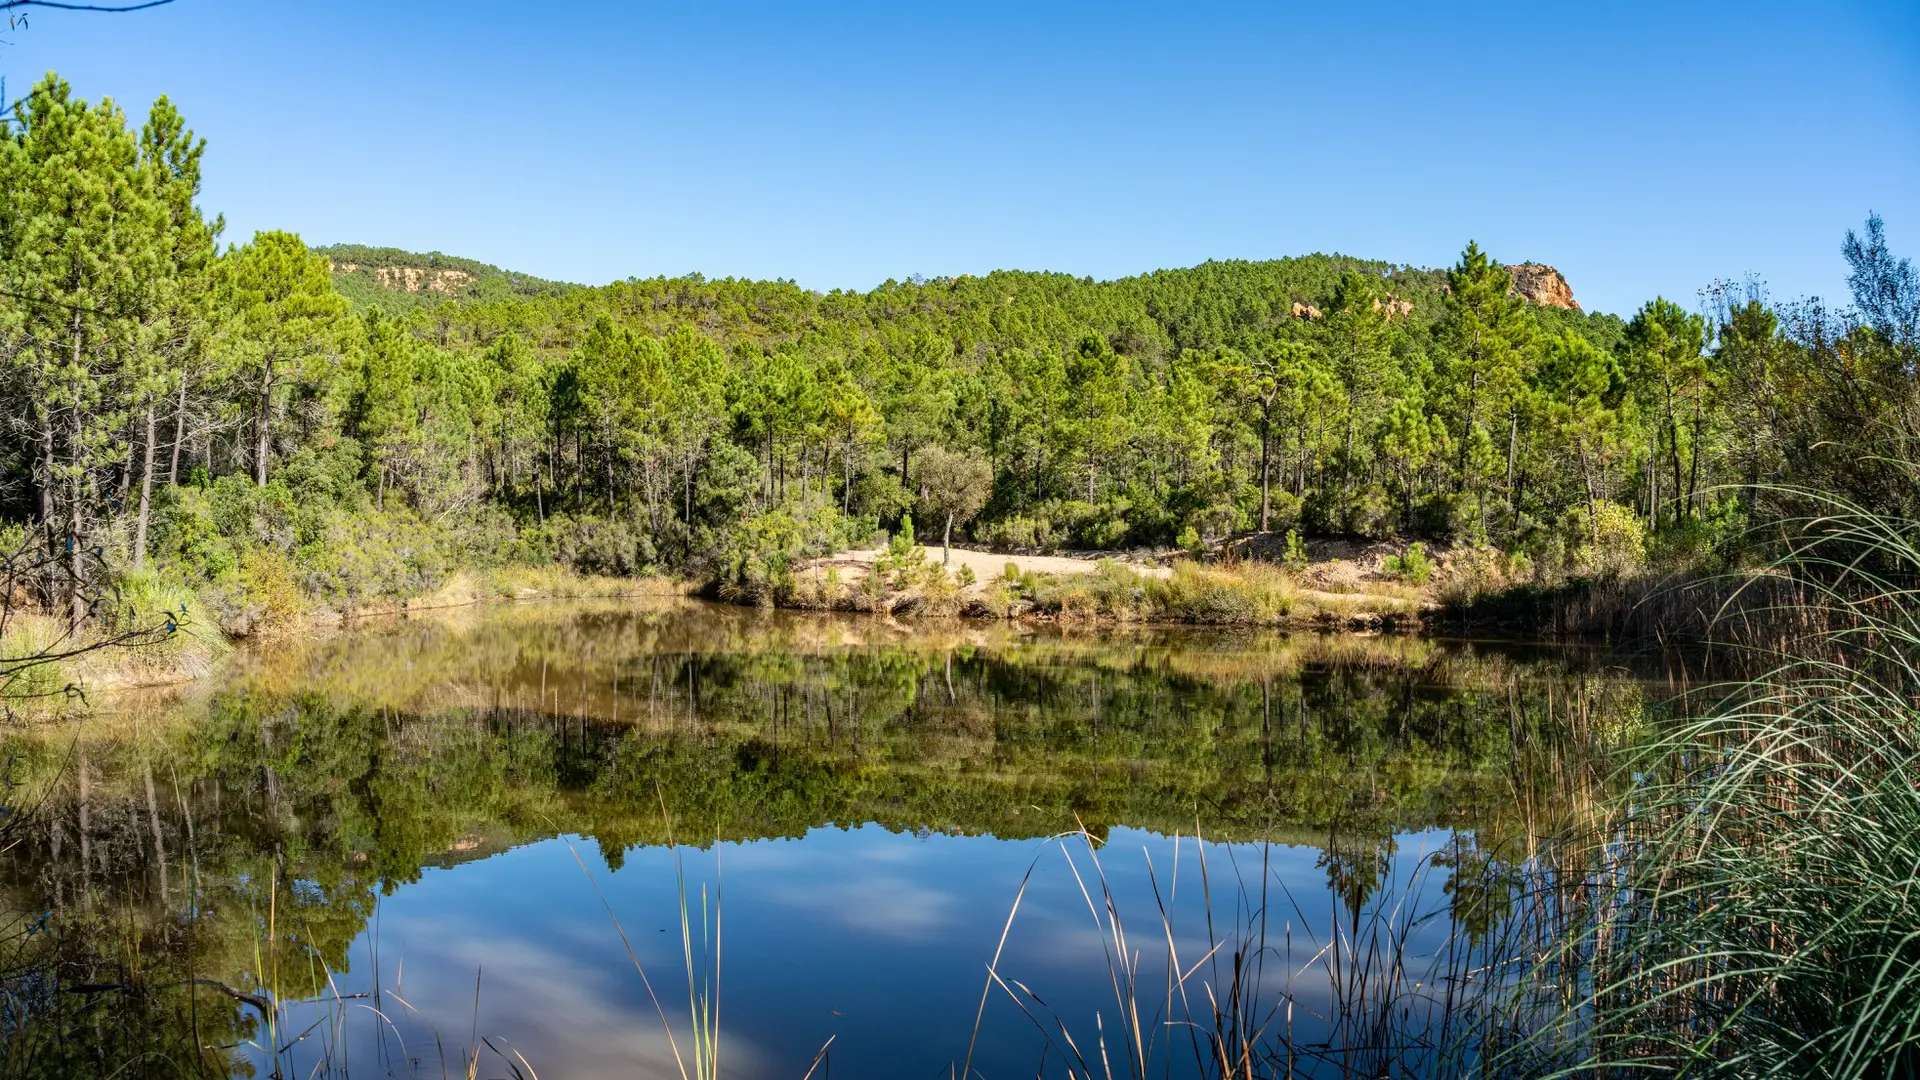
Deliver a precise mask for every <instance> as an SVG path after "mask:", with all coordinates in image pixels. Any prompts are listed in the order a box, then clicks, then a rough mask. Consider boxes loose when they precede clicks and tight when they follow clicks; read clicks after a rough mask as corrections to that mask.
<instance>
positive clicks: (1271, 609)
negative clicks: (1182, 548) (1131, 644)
mask: <svg viewBox="0 0 1920 1080" xmlns="http://www.w3.org/2000/svg"><path fill="white" fill-rule="evenodd" d="M1146 595H1147V599H1148V602H1149V604H1150V605H1151V612H1152V614H1153V616H1154V617H1155V618H1160V619H1171V620H1177V621H1180V622H1196V623H1240V624H1256V623H1271V622H1279V621H1281V620H1283V619H1285V618H1287V617H1288V616H1289V615H1290V614H1292V613H1293V612H1294V609H1295V607H1296V606H1297V596H1296V590H1295V589H1294V586H1293V582H1292V580H1291V579H1290V578H1288V577H1287V575H1286V574H1285V573H1283V572H1282V571H1280V570H1277V569H1274V568H1273V567H1270V566H1265V565H1262V564H1259V563H1248V564H1245V565H1243V566H1241V567H1240V568H1238V569H1235V570H1222V569H1217V568H1211V567H1206V566H1201V565H1200V564H1199V563H1193V562H1185V561H1182V562H1177V563H1175V564H1174V566H1173V575H1172V576H1171V577H1169V578H1166V579H1165V580H1161V581H1153V582H1149V583H1148V585H1147V587H1146Z"/></svg>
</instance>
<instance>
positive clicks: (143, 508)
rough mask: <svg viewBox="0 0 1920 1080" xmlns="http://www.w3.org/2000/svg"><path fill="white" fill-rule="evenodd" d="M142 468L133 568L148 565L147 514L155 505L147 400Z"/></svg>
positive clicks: (151, 411) (151, 424)
mask: <svg viewBox="0 0 1920 1080" xmlns="http://www.w3.org/2000/svg"><path fill="white" fill-rule="evenodd" d="M141 457H142V458H143V459H144V460H143V462H142V464H141V468H140V516H139V517H137V518H135V519H134V522H133V568H134V569H135V570H140V569H144V568H145V567H146V565H147V515H148V513H149V512H150V511H151V509H152V506H153V402H152V401H148V402H147V449H146V452H145V453H144V454H142V455H141Z"/></svg>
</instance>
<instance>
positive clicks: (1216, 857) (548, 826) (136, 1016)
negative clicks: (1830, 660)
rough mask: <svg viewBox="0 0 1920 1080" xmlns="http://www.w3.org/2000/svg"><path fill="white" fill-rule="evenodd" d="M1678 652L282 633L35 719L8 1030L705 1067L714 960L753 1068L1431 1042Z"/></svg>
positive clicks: (713, 619)
mask: <svg viewBox="0 0 1920 1080" xmlns="http://www.w3.org/2000/svg"><path fill="white" fill-rule="evenodd" d="M1666 694H1667V688H1666V684H1665V683H1664V682H1662V683H1659V684H1657V685H1656V684H1652V683H1648V682H1644V681H1641V680H1638V679H1635V678H1632V677H1629V676H1628V675H1627V674H1626V673H1624V672H1623V671H1621V670H1620V669H1619V668H1617V667H1613V666H1611V665H1610V664H1609V663H1607V662H1605V661H1603V660H1601V659H1598V658H1594V657H1589V656H1569V655H1567V654H1560V653H1544V652H1539V651H1525V650H1518V649H1513V648H1501V647H1495V646H1486V645H1470V644H1460V643H1447V642H1438V641H1432V640H1425V639H1417V638H1371V639H1369V638H1358V637H1315V636H1284V635H1277V634H1264V633H1263V634H1251V633H1249V634H1209V633H1198V632H1167V631H1159V630H1114V631H1110V632H1084V631H1083V632H1073V631H1066V632H1062V631H1059V630H1054V629H1038V630H1035V629H1021V628H1009V627H1003V626H998V625H992V626H980V625H966V624H960V623H927V624H918V625H903V624H897V623H892V622H887V621H884V620H879V619H874V618H864V617H851V618H831V617H806V616H794V615H787V614H777V613H767V612H759V611H752V610H746V609H740V608H729V607H717V606H712V605H705V604H699V603H693V602H680V601H673V602H659V603H654V602H646V603H642V602H633V603H623V604H610V603H595V604H524V605H509V606H502V607H495V608H490V609H483V610H473V611H466V612H460V613H455V614H452V615H449V616H447V617H444V618H428V619H420V620H413V621H406V622H393V623H388V624H381V625H377V626H374V627H371V628H367V629H364V630H360V631H356V632H354V633H351V634H345V635H340V636H337V637H334V638H332V639H329V640H323V641H318V642H311V643H305V644H301V645H287V646H281V647H279V648H276V649H272V650H262V651H259V652H257V653H249V654H247V655H243V656H240V657H236V658H235V660H234V662H233V663H232V664H231V666H230V669H229V670H228V671H226V672H225V673H223V674H222V675H221V676H219V677H217V678H216V679H212V680H208V681H207V682H206V684H204V685H195V686H192V687H190V688H187V689H185V690H183V691H176V692H173V693H170V694H166V695H141V696H122V697H121V698H119V699H116V700H115V701H113V702H112V703H111V708H110V710H109V712H108V713H107V714H106V715H103V716H97V717H95V718H94V719H92V720H89V721H87V722H86V723H85V724H84V725H81V726H79V727H77V728H76V727H64V728H60V729H58V730H46V729H39V730H30V731H20V732H14V733H12V734H10V735H9V736H8V739H9V744H10V754H11V765H10V769H11V780H12V782H13V783H14V784H16V785H18V786H17V787H16V788H15V790H16V791H31V792H35V795H34V798H35V800H36V802H37V805H35V806H34V807H33V808H32V810H31V812H30V813H25V814H23V815H22V824H20V825H19V826H18V827H16V828H13V829H12V830H11V832H10V833H9V834H8V837H9V839H10V841H11V842H12V844H13V847H12V849H11V850H10V851H8V852H7V853H6V854H5V855H4V856H0V874H3V875H4V878H3V880H4V888H5V890H6V893H5V895H6V901H5V905H6V907H7V908H8V909H9V910H8V912H7V914H6V921H7V927H8V929H7V931H6V933H7V935H8V944H7V948H8V950H9V951H8V952H7V954H6V960H7V968H8V970H7V973H6V974H7V983H6V990H7V993H6V994H5V996H4V997H5V1000H4V1005H0V1007H3V1008H4V1010H5V1013H4V1016H0V1026H3V1027H4V1032H3V1034H4V1035H5V1050H4V1051H3V1052H4V1053H5V1054H7V1055H8V1056H7V1061H6V1064H7V1071H8V1072H9V1073H10V1074H14V1075H39V1076H49V1077H52V1076H68V1075H73V1076H102V1075H108V1074H113V1073H115V1070H116V1069H118V1070H120V1071H119V1072H118V1075H123V1076H148V1075H152V1076H160V1075H167V1076H176V1075H205V1074H209V1073H211V1074H215V1075H218V1074H220V1073H222V1072H231V1073H232V1074H234V1075H254V1076H267V1075H283V1076H286V1077H308V1076H314V1075H335V1076H392V1075H401V1076H404V1075H425V1076H434V1077H438V1076H442V1075H447V1076H465V1075H468V1067H467V1062H466V1060H465V1058H464V1055H465V1054H466V1053H467V1049H468V1048H469V1047H475V1046H477V1047H478V1056H479V1062H478V1066H477V1071H476V1075H479V1076H513V1075H525V1076H533V1075H536V1074H537V1075H538V1076H541V1077H546V1078H555V1077H586V1078H598V1077H615V1076H619V1077H635V1076H643V1077H644V1076H660V1077H665V1076H673V1077H679V1076H681V1075H682V1072H681V1066H680V1065H678V1064H676V1052H677V1054H678V1057H679V1058H680V1059H682V1060H684V1061H685V1062H686V1068H687V1075H694V1059H695V1057H696V1054H698V1053H700V1052H702V1047H703V1046H704V1041H703V1039H702V1038H701V1036H700V1035H699V1034H698V1033H697V1031H696V1027H695V1025H693V1024H692V1023H691V1022H690V1016H689V1013H690V1009H691V1008H694V1007H695V1006H694V1005H693V1004H692V1003H690V994H689V978H688V973H687V969H688V964H689V957H691V963H692V965H693V967H694V968H695V969H696V971H695V980H694V981H695V983H697V984H699V986H698V987H696V993H698V992H699V990H700V988H702V987H709V986H711V987H717V995H716V997H717V1002H718V1005H717V1010H716V1012H717V1020H715V1022H714V1024H713V1026H714V1027H717V1030H718V1033H719V1034H718V1052H719V1064H720V1071H721V1073H722V1074H723V1075H726V1076H729V1077H738V1078H742V1080H750V1078H791V1080H799V1078H801V1077H803V1076H806V1075H807V1074H808V1072H809V1069H810V1068H812V1067H814V1066H816V1065H817V1068H816V1069H815V1071H814V1072H813V1075H814V1076H826V1075H832V1076H835V1077H841V1078H846V1077H889V1078H892V1077H928V1078H932V1077H948V1076H952V1075H956V1074H957V1072H958V1070H959V1069H960V1068H961V1067H962V1065H963V1063H965V1062H967V1061H968V1060H969V1057H968V1055H969V1052H970V1047H971V1058H970V1061H971V1068H972V1069H973V1070H975V1071H976V1072H977V1073H978V1074H979V1075H982V1076H987V1077H1002V1076H1033V1075H1035V1074H1036V1073H1037V1072H1041V1071H1044V1072H1046V1073H1047V1074H1049V1075H1061V1074H1064V1072H1065V1070H1066V1069H1067V1068H1068V1066H1069V1065H1071V1066H1072V1067H1073V1068H1074V1070H1075V1071H1076V1073H1078V1072H1080V1071H1081V1069H1082V1068H1083V1066H1082V1065H1081V1064H1080V1063H1079V1060H1078V1059H1076V1058H1075V1057H1074V1055H1076V1054H1078V1055H1081V1056H1082V1058H1083V1059H1084V1061H1085V1062H1086V1063H1087V1067H1090V1069H1091V1071H1092V1072H1093V1073H1094V1074H1095V1075H1107V1072H1106V1068H1107V1066H1103V1065H1102V1064H1101V1055H1102V1054H1103V1053H1104V1054H1105V1056H1106V1059H1107V1061H1108V1062H1109V1063H1110V1068H1111V1070H1112V1073H1111V1074H1112V1075H1115V1076H1121V1075H1144V1074H1148V1073H1151V1074H1153V1075H1195V1074H1198V1073H1202V1072H1206V1073H1209V1074H1215V1073H1217V1072H1218V1070H1217V1069H1212V1068H1202V1067H1201V1066H1200V1065H1199V1064H1197V1058H1196V1054H1198V1056H1199V1057H1205V1056H1206V1054H1207V1053H1208V1051H1207V1050H1206V1041H1207V1039H1208V1038H1209V1037H1210V1036H1211V1033H1212V1032H1213V1030H1214V1025H1215V1021H1216V1016H1219V1017H1222V1019H1221V1021H1220V1022H1221V1023H1223V1024H1226V1025H1227V1026H1228V1027H1232V1026H1234V1025H1235V1024H1237V1025H1238V1026H1239V1029H1240V1030H1242V1031H1250V1032H1251V1033H1253V1034H1254V1035H1255V1036H1256V1038H1255V1039H1254V1040H1253V1041H1254V1042H1256V1043H1257V1044H1258V1045H1259V1047H1260V1052H1261V1053H1264V1054H1272V1055H1276V1056H1284V1057H1285V1058H1286V1060H1287V1061H1289V1062H1291V1064H1292V1067H1293V1068H1294V1070H1295V1072H1296V1073H1297V1074H1299V1075H1307V1076H1314V1075H1325V1076H1335V1075H1347V1074H1349V1072H1350V1071H1352V1072H1355V1073H1356V1074H1357V1073H1361V1072H1364V1074H1365V1075H1388V1074H1391V1075H1417V1074H1426V1073H1432V1072H1434V1071H1436V1067H1435V1065H1434V1062H1435V1061H1436V1060H1437V1058H1436V1057H1435V1054H1436V1053H1437V1050H1436V1048H1437V1047H1439V1046H1440V1045H1441V1044H1442V1043H1443V1042H1445V1041H1446V1040H1447V1036H1446V1035H1445V1033H1444V1032H1443V1031H1441V1030H1440V1029H1441V1028H1442V1027H1444V1026H1445V1025H1446V1024H1448V1023H1452V1022H1457V1021H1456V1020H1454V1019H1453V1018H1451V1017H1450V1015H1449V1014H1450V1012H1457V1011H1458V1004H1457V1002H1452V1003H1450V1002H1449V1000H1448V996H1447V989H1446V988H1447V987H1449V986H1451V985H1453V983H1452V982H1451V980H1452V979H1454V978H1455V977H1457V975H1458V973H1459V972H1462V971H1466V970H1469V969H1470V968H1472V966H1473V963H1474V959H1473V958H1474V956H1475V955H1476V954H1475V950H1476V949H1485V948H1486V947H1487V943H1488V942H1490V941H1494V940H1497V939H1498V938H1499V931H1500V928H1501V926H1502V924H1503V922H1505V921H1508V920H1511V919H1513V918H1515V917H1517V916H1516V914H1515V913H1516V911H1517V909H1518V908H1517V906H1516V905H1515V903H1514V902H1513V900H1512V896H1513V895H1515V892H1514V890H1515V889H1516V888H1517V886H1516V884H1515V883H1516V882H1517V881H1518V880H1519V879H1520V877H1521V876H1522V875H1523V874H1524V873H1525V872H1526V870H1527V867H1528V864H1529V861H1530V860H1538V858H1539V851H1538V848H1537V846H1536V841H1537V839H1538V838H1540V837H1543V836H1548V835H1551V834H1553V833H1554V832H1556V831H1557V830H1558V829H1559V828H1560V827H1561V825H1562V823H1563V822H1564V821H1565V820H1566V819H1567V817H1568V816H1569V815H1577V814H1579V813H1581V812H1582V810H1583V809H1584V808H1586V807H1587V806H1589V805H1590V800H1591V799H1592V798H1593V797H1594V796H1595V794H1596V792H1597V786H1598V785H1600V784H1602V783H1603V782H1604V781H1605V769H1604V768H1603V767H1602V765H1601V764H1600V763H1599V762H1597V761H1596V760H1595V759H1594V756H1593V750H1592V747H1594V746H1595V745H1597V744H1601V743H1605V742H1608V741H1611V740H1615V739H1618V738H1624V737H1629V736H1630V734H1631V732H1632V731H1633V730H1634V729H1635V728H1636V727H1638V726H1639V725H1641V724H1642V722H1643V719H1644V717H1645V716H1646V715H1647V714H1648V712H1649V710H1650V709H1651V708H1652V707H1653V706H1652V705H1651V703H1652V702H1655V701H1658V700H1660V699H1661V698H1663V697H1665V696H1666ZM1082 829H1084V834H1080V835H1076V834H1075V831H1076V830H1082ZM1196 832H1197V833H1198V834H1199V836H1200V837H1201V841H1200V842H1196V841H1195V839H1194V836H1195V834H1196ZM1090 841H1091V842H1092V845H1093V846H1090ZM1094 847H1097V850H1094ZM683 898H684V906H683ZM1016 903H1017V912H1016V911H1015V908H1016ZM683 911H684V916H683ZM1010 913H1012V914H1013V917H1012V919H1011V924H1010V926H1011V929H1010V930H1009V929H1008V927H1009V916H1010ZM683 917H684V922H683ZM1116 923H1117V924H1118V926H1117V929H1116V925H1115V924H1116ZM1003 934H1004V941H1003ZM1216 946H1217V947H1216ZM1170 949H1171V950H1172V952H1173V953H1174V955H1175V956H1176V957H1177V960H1176V961H1175V962H1173V963H1170V962H1169V959H1168V954H1169V950H1170ZM996 955H997V956H998V961H997V963H995V957H996ZM1236 957H1238V958H1239V968H1238V970H1239V972H1240V977H1239V979H1238V982H1237V984H1236V982H1235V958H1236ZM990 964H994V972H995V974H994V975H990V974H989V965H990ZM1170 968H1177V969H1179V970H1180V972H1181V974H1182V975H1183V976H1184V977H1185V981H1184V982H1180V983H1170V981H1169V970H1170ZM642 971H644V974H645V978H644V979H643V977H642V974H641V972H642ZM649 985H651V988H652V992H653V993H655V994H657V995H658V1006H657V1007H656V1005H655V1003H654V999H653V997H651V996H650V992H649V989H648V987H649ZM1236 985H1237V987H1238V992H1237V994H1236V991H1235V986H1236ZM983 994H984V999H985V1007H984V1011H982V999H983ZM1210 994H1211V997H1209V995H1210ZM1235 1000H1237V1001H1239V1002H1241V1004H1242V1008H1241V1012H1240V1014H1239V1015H1238V1016H1237V1017H1236V1016H1234V1015H1232V1013H1231V1011H1230V1010H1228V1009H1227V1008H1226V1007H1225V1003H1227V1002H1230V1001H1235ZM1210 1001H1211V1002H1212V1003H1213V1004H1209V1002H1210ZM274 1002H278V1003H280V1004H281V1006H282V1007H280V1008H275V1007H274V1005H273V1003H274ZM1216 1010H1217V1011H1216ZM662 1014H664V1017H665V1020H666V1022H667V1023H666V1025H665V1026H663V1023H662ZM976 1016H979V1021H978V1037H977V1039H976V1038H975V1030H976ZM669 1026H670V1028H671V1032H672V1035H671V1039H670V1038H669V1035H668V1028H669ZM702 1027H705V1028H706V1030H712V1027H706V1026H705V1025H702ZM829 1040H831V1044H830V1045H828V1044H829ZM823 1046H825V1047H827V1050H826V1053H825V1054H824V1055H822V1054H821V1050H822V1047H823ZM523 1058H524V1063H523ZM1142 1059H1144V1060H1142ZM1389 1059H1390V1060H1389ZM529 1064H530V1066H531V1067H530V1068H529V1067H528V1065H529ZM1282 1074H1284V1072H1283V1073H1282Z"/></svg>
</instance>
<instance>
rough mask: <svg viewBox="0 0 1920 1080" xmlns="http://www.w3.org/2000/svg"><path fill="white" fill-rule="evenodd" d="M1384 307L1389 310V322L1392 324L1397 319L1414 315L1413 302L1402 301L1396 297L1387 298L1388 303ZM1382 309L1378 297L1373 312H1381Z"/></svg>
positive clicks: (1374, 302) (1375, 298)
mask: <svg viewBox="0 0 1920 1080" xmlns="http://www.w3.org/2000/svg"><path fill="white" fill-rule="evenodd" d="M1384 306H1385V307H1386V309H1387V321H1388V322H1392V321H1393V320H1395V319H1400V318H1405V317H1406V316H1408V315H1410V314H1412V313H1413V301H1411V300H1402V299H1400V298H1399V297H1395V296H1389V297H1387V302H1386V304H1385V305H1384ZM1381 307H1382V305H1381V303H1380V298H1379V297H1377V296H1376V297H1374V300H1373V310H1375V311H1379V310H1380V308H1381Z"/></svg>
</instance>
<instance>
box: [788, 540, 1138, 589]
mask: <svg viewBox="0 0 1920 1080" xmlns="http://www.w3.org/2000/svg"><path fill="white" fill-rule="evenodd" d="M925 550H926V553H927V560H928V561H929V562H933V563H936V564H938V563H939V562H940V556H941V552H942V549H941V548H940V547H939V546H937V545H933V546H928V547H926V549H925ZM882 554H884V552H883V551H882V550H881V549H879V548H865V549H862V550H859V551H843V552H841V553H839V554H838V555H831V556H828V557H827V558H824V559H815V560H814V561H813V562H811V563H808V564H807V567H808V568H809V569H812V568H815V567H818V568H821V569H825V568H826V567H830V566H838V567H847V568H851V567H858V568H860V569H862V570H864V569H865V568H866V567H869V566H872V565H873V563H874V560H875V559H878V558H879V557H880V556H881V555H882ZM1100 562H1101V560H1099V559H1086V558H1078V557H1076V556H1072V555H1002V554H999V553H997V552H992V551H972V550H969V549H967V548H962V547H956V548H954V549H953V557H952V559H951V560H950V561H949V562H948V564H947V566H948V569H950V570H952V571H953V572H954V573H956V574H957V573H959V572H960V568H961V567H962V566H970V567H972V568H973V576H974V577H976V578H979V579H980V580H981V581H986V580H988V579H989V578H996V577H999V576H1000V575H1001V574H1002V573H1004V572H1005V571H1006V567H1007V564H1008V563H1012V564H1013V565H1015V566H1017V567H1019V568H1020V572H1021V573H1023V574H1024V573H1026V572H1027V571H1029V570H1032V571H1036V572H1038V573H1042V574H1090V573H1092V572H1093V571H1095V570H1097V569H1099V568H1100ZM1121 565H1123V566H1125V567H1126V568H1127V569H1129V570H1132V571H1133V572H1134V573H1136V574H1139V575H1140V576H1142V577H1151V578H1165V577H1172V576H1173V571H1171V570H1169V569H1167V568H1166V567H1164V566H1148V565H1143V564H1140V563H1122V564H1121Z"/></svg>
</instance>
